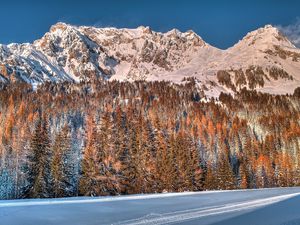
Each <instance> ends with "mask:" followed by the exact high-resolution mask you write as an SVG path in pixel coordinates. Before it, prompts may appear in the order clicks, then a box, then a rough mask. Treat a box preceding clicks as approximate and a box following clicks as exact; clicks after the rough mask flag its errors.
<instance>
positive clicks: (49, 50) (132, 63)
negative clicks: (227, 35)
mask: <svg viewBox="0 0 300 225" xmlns="http://www.w3.org/2000/svg"><path fill="white" fill-rule="evenodd" d="M275 46H279V47H280V48H281V49H282V50H286V51H291V52H295V53H298V54H300V49H297V48H296V47H295V46H294V45H293V44H292V43H291V42H290V41H289V40H288V39H287V38H286V37H284V36H282V34H281V33H280V32H279V31H278V29H277V28H275V27H273V26H271V25H266V26H265V27H262V28H259V29H257V30H255V31H252V32H249V33H248V34H246V36H245V37H244V38H243V39H242V40H240V41H239V42H238V43H237V44H235V45H234V46H232V47H230V48H228V49H226V50H221V49H218V48H215V47H213V46H211V45H210V44H208V43H206V42H204V41H203V40H202V38H201V37H200V36H199V35H197V34H196V33H195V32H193V31H187V32H181V31H179V30H177V29H173V30H171V31H168V32H166V33H161V32H155V31H152V30H151V29H150V28H149V27H144V26H140V27H138V28H136V29H128V28H121V29H118V28H113V27H111V28H97V27H87V26H72V25H69V24H65V23H57V24H56V25H54V26H52V27H51V29H50V31H49V32H47V33H46V34H45V35H44V37H42V38H41V39H39V40H37V41H35V42H34V43H33V44H28V43H27V44H10V45H7V46H5V45H0V65H1V64H5V65H8V66H10V67H11V68H13V69H15V70H16V71H20V73H22V74H23V80H24V81H25V82H43V81H44V80H53V81H63V80H74V81H76V82H79V81H80V80H82V79H84V78H85V77H84V76H86V74H87V73H90V74H94V73H95V74H96V75H98V76H102V75H103V73H102V70H103V69H105V70H109V71H111V74H109V75H108V76H110V79H111V80H120V81H125V80H129V81H132V80H135V79H145V80H148V81H153V80H168V81H172V82H174V83H180V82H181V81H182V79H183V78H184V77H191V76H193V77H196V78H197V79H198V80H199V81H201V84H202V85H205V86H207V87H208V89H209V90H208V91H205V94H206V95H207V97H209V98H210V97H214V98H216V97H218V96H219V94H220V92H221V91H224V92H231V90H229V89H226V88H224V87H223V86H221V85H219V84H218V82H217V77H216V73H217V71H219V70H231V69H235V70H238V69H242V70H243V71H245V70H246V69H247V68H249V67H250V66H260V67H262V68H263V70H264V71H265V72H266V71H267V69H269V68H270V67H273V66H277V67H278V68H282V69H284V70H285V71H286V72H287V73H288V74H290V75H292V76H293V77H294V80H293V81H288V80H282V79H280V80H278V81H274V80H272V79H270V81H268V80H265V87H263V88H258V90H260V91H263V92H268V93H275V94H285V93H292V92H293V90H294V89H295V87H297V86H300V73H299V71H300V62H299V61H298V62H297V61H293V60H292V59H291V57H288V58H286V59H282V58H280V57H279V56H278V55H271V54H268V53H266V52H267V51H273V52H274V51H275ZM161 50H163V51H165V52H167V56H166V58H165V59H162V60H166V62H167V65H168V67H169V68H164V67H163V66H160V65H158V64H156V63H154V60H153V58H152V59H151V60H150V61H148V59H147V57H146V58H144V55H146V56H149V57H155V56H156V55H157V54H158V53H159V52H160V51H161ZM86 58H88V60H89V61H88V62H86ZM99 68H101V69H99ZM211 82H214V83H216V84H217V85H213V86H212V85H211ZM282 84H283V85H282Z"/></svg>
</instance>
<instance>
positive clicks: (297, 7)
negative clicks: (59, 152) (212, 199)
mask: <svg viewBox="0 0 300 225" xmlns="http://www.w3.org/2000/svg"><path fill="white" fill-rule="evenodd" d="M0 7H1V12H0V29H1V33H0V43H4V44H7V43H11V42H32V41H33V40H35V39H37V38H40V37H41V36H42V35H43V34H44V33H45V32H47V31H48V30H49V27H50V26H51V25H52V24H55V23H56V22H58V21H62V22H67V23H70V24H75V25H96V26H99V27H105V26H115V27H137V26H139V25H147V26H150V27H151V28H152V29H153V30H156V31H167V30H170V29H172V28H178V29H179V30H182V31H186V30H189V29H192V30H194V31H195V32H196V33H198V34H199V35H200V36H201V37H202V38H203V39H204V40H205V41H207V42H208V43H210V44H212V45H215V46H217V47H219V48H227V47H229V46H231V45H232V44H234V43H235V42H237V41H238V40H239V39H241V38H242V37H243V36H244V35H245V34H246V33H247V32H248V31H251V30H253V29H256V28H258V27H261V26H263V25H265V24H273V25H281V27H283V28H285V27H289V26H294V25H293V24H298V23H299V17H300V1H298V0H247V1H246V0H245V1H243V0H240V1H235V0H231V1H230V0H227V1H226V0H224V1H221V0H203V1H201V0H198V1H197V0H178V1H177V0H173V1H171V0H149V1H143V0H106V1H102V0H98V1H96V0H81V1H79V0H73V1H71V0H60V1H59V0H51V1H46V0H45V1H41V0H40V1H37V0H27V1H25V0H23V1H21V0H20V1H17V0H9V1H6V0H1V5H0ZM296 27H297V26H296ZM294 29H295V28H294ZM293 35H295V34H293Z"/></svg>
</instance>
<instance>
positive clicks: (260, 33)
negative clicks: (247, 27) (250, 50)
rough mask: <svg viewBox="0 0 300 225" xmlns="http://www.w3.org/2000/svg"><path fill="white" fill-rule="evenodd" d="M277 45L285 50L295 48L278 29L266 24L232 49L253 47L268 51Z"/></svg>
mask: <svg viewBox="0 0 300 225" xmlns="http://www.w3.org/2000/svg"><path fill="white" fill-rule="evenodd" d="M274 45H277V46H282V47H287V48H295V46H294V45H293V44H292V43H291V42H290V41H289V40H288V38H287V37H286V36H284V35H283V34H282V33H281V32H280V31H279V30H278V28H276V27H274V26H272V25H270V24H268V25H265V26H264V27H261V28H258V29H256V30H254V31H251V32H249V33H247V34H246V36H245V37H244V38H243V39H242V40H241V41H239V42H238V43H237V44H236V45H235V46H234V47H236V46H238V47H243V46H244V47H251V46H252V47H254V48H258V49H261V50H264V49H269V48H270V47H272V46H274Z"/></svg>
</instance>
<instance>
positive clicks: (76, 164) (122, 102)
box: [0, 79, 300, 199]
mask: <svg viewBox="0 0 300 225" xmlns="http://www.w3.org/2000/svg"><path fill="white" fill-rule="evenodd" d="M299 117H300V89H299V88H297V89H296V90H295V91H294V94H293V95H271V94H267V93H260V92H257V91H255V90H252V91H249V90H246V89H242V90H241V91H239V92H236V93H235V94H234V95H231V94H226V93H221V95H220V97H219V98H218V99H210V100H209V101H207V100H205V97H204V94H203V92H202V91H201V90H200V89H199V87H198V86H197V84H196V82H195V80H193V79H187V80H186V81H185V82H183V83H182V84H174V83H171V82H166V81H161V82H158V81H155V82H145V81H135V82H118V81H105V80H92V81H83V82H81V83H71V82H69V83H68V82H64V83H45V84H43V85H40V86H38V87H37V88H32V86H31V85H27V84H24V83H14V84H8V85H3V86H2V87H1V91H0V199H19V198H60V197H71V196H103V195H123V194H136V193H160V192H182V191H205V190H228V189H245V188H267V187H287V186H296V185H299V184H300V124H299V121H300V120H299Z"/></svg>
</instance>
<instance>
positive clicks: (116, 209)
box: [0, 188, 300, 225]
mask: <svg viewBox="0 0 300 225" xmlns="http://www.w3.org/2000/svg"><path fill="white" fill-rule="evenodd" d="M299 205H300V188H274V189H260V190H239V191H208V192H200V193H196V192H186V193H167V194H153V195H132V196H119V197H100V198H67V199H44V200H39V199H35V200H13V201H0V224H3V225H4V224H5V225H29V224H30V225H31V224H32V225H33V224H34V225H47V224H49V225H50V224H53V225H54V224H55V225H57V224H63V225H69V224H70V225H77V224H78V225H102V224H103V225H104V224H116V225H117V224H119V225H125V224H126V225H129V224H156V225H158V224H189V225H190V224H199V225H201V224H220V225H221V224H224V225H227V224H228V225H234V224H243V225H247V224H249V225H250V224H251V225H256V224H262V225H268V224H270V225H283V224H285V225H295V224H300V210H299Z"/></svg>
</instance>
